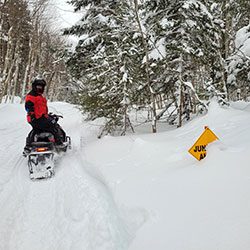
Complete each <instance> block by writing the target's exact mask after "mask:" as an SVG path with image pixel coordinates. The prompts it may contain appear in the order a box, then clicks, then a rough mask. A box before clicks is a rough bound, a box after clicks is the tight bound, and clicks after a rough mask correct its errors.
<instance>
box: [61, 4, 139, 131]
mask: <svg viewBox="0 0 250 250" xmlns="http://www.w3.org/2000/svg"><path fill="white" fill-rule="evenodd" d="M71 3H72V4H74V6H75V7H76V8H78V9H79V8H85V9H86V13H85V15H84V16H83V18H82V19H81V21H80V22H79V23H77V24H76V25H75V26H73V27H72V28H70V29H69V30H67V31H66V32H65V33H68V34H76V35H79V36H82V37H81V40H80V42H79V44H78V46H77V47H76V51H75V53H74V54H73V55H72V57H71V59H70V60H69V62H68V65H69V67H70V69H71V72H72V74H73V76H74V77H75V78H77V79H78V80H80V81H81V83H82V84H81V88H82V89H81V91H80V92H79V95H80V98H79V100H80V102H81V105H82V107H83V109H84V111H87V112H88V114H89V118H90V119H95V118H98V117H105V118H106V119H107V123H106V125H105V128H104V131H103V132H105V133H110V132H112V131H114V129H115V128H119V127H120V128H122V127H123V131H122V133H123V134H124V129H125V128H127V126H126V124H124V123H126V122H125V121H128V115H127V110H128V107H129V106H130V104H132V102H133V101H135V100H136V98H135V97H134V96H135V95H137V93H136V89H137V86H139V85H140V82H141V81H142V80H143V75H142V73H141V72H140V71H141V70H140V62H141V61H142V59H143V58H141V56H140V53H139V52H138V44H137V41H138V37H137V36H136V35H135V26H134V25H133V21H132V19H133V16H132V15H131V9H130V7H131V6H130V3H129V2H127V1H125V0H124V1H108V0H105V1H91V3H90V2H89V1H72V2H71ZM136 65H139V66H136ZM124 116H125V117H127V118H126V119H124Z"/></svg>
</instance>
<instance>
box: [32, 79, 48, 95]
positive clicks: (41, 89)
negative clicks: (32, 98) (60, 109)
mask: <svg viewBox="0 0 250 250" xmlns="http://www.w3.org/2000/svg"><path fill="white" fill-rule="evenodd" d="M37 86H40V87H39V88H37ZM45 86H46V81H45V80H44V79H42V78H35V79H34V80H33V82H32V89H33V90H34V91H36V92H38V93H39V94H42V93H43V92H44V87H45Z"/></svg>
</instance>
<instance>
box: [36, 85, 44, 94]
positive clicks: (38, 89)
mask: <svg viewBox="0 0 250 250" xmlns="http://www.w3.org/2000/svg"><path fill="white" fill-rule="evenodd" d="M36 91H37V93H39V94H42V93H43V92H44V86H42V85H36Z"/></svg>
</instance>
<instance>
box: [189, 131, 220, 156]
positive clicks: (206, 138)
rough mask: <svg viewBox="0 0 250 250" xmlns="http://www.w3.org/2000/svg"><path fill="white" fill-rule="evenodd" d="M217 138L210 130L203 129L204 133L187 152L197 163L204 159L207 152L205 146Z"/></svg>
mask: <svg viewBox="0 0 250 250" xmlns="http://www.w3.org/2000/svg"><path fill="white" fill-rule="evenodd" d="M218 139H219V138H218V137H217V136H216V135H215V134H214V133H213V132H212V130H210V129H209V128H208V127H205V131H204V132H203V133H202V134H201V136H200V137H199V138H198V140H197V141H196V142H195V143H194V145H193V146H192V147H191V148H190V149H189V150H188V152H189V153H190V154H191V155H193V156H194V157H195V158H196V159H197V160H198V161H200V160H202V159H203V158H205V157H206V154H207V151H206V146H207V144H208V143H211V142H213V141H215V140H218Z"/></svg>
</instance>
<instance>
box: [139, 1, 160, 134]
mask: <svg viewBox="0 0 250 250" xmlns="http://www.w3.org/2000/svg"><path fill="white" fill-rule="evenodd" d="M134 6H135V8H134V11H135V17H136V21H137V24H138V27H139V31H140V33H141V36H142V43H143V49H144V52H145V57H146V63H145V65H146V77H147V86H148V88H149V91H150V94H151V104H152V106H151V112H152V132H153V133H156V131H157V129H156V121H157V118H156V104H155V92H154V90H153V88H152V84H151V81H150V75H149V52H148V45H147V42H146V39H145V37H144V32H143V30H142V25H141V21H140V17H139V6H138V0H134Z"/></svg>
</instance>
